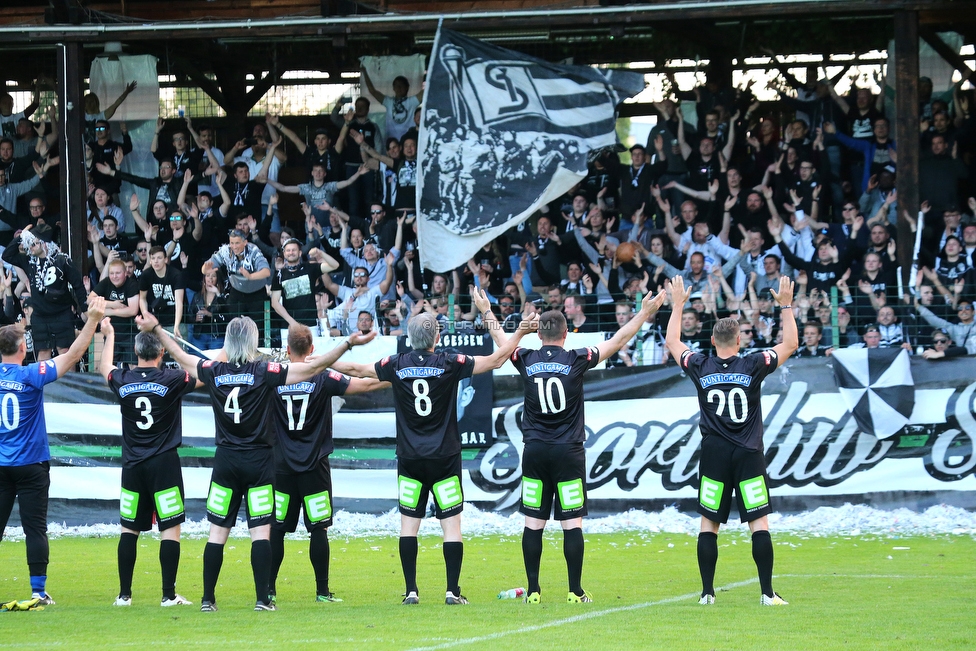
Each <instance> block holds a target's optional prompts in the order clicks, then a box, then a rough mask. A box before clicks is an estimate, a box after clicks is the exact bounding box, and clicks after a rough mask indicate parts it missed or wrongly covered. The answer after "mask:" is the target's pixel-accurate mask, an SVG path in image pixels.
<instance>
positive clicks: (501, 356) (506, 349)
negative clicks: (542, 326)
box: [474, 314, 539, 375]
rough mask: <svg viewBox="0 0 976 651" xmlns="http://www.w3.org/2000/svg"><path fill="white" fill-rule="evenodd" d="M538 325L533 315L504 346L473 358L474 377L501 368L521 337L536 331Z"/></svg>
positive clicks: (535, 315) (523, 322)
mask: <svg viewBox="0 0 976 651" xmlns="http://www.w3.org/2000/svg"><path fill="white" fill-rule="evenodd" d="M538 325H539V315H538V314H533V315H532V317H531V318H529V319H525V320H523V321H522V323H520V324H519V327H518V328H516V330H515V333H514V334H512V336H511V337H509V338H508V339H507V340H506V341H505V342H504V344H502V345H501V346H499V347H498V348H497V349H496V350H495V352H494V353H492V354H491V355H479V356H476V357H475V358H474V375H479V374H481V373H487V372H488V371H494V370H495V369H497V368H501V367H502V364H504V363H505V361H506V360H507V359H508V358H509V357H511V356H512V353H514V352H515V349H516V348H518V344H519V342H520V341H522V337H524V336H525V335H527V334H528V333H529V332H530V331H532V330H537V329H538Z"/></svg>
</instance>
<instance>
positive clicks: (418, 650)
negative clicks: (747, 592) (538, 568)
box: [409, 579, 759, 651]
mask: <svg viewBox="0 0 976 651" xmlns="http://www.w3.org/2000/svg"><path fill="white" fill-rule="evenodd" d="M758 582H759V579H749V580H748V581H739V582H737V583H729V584H727V585H724V586H721V587H719V588H717V589H716V591H725V590H732V589H733V588H741V587H743V586H747V585H751V584H753V583H758ZM699 597H701V593H700V592H689V593H687V594H683V595H679V596H677V597H668V598H667V599H658V600H657V601H646V602H644V603H642V604H631V605H629V606H618V607H616V608H607V609H606V610H594V611H590V612H587V613H580V614H579V615H573V616H572V617H565V618H563V619H554V620H552V621H551V622H545V623H543V624H536V625H534V626H523V627H521V628H516V629H512V630H510V631H499V632H497V633H491V634H489V635H481V636H478V637H469V638H467V639H461V640H453V641H451V642H445V643H444V644H437V645H434V646H420V647H414V648H413V649H410V650H409V651H435V650H436V649H451V648H453V647H456V646H461V645H463V644H477V643H478V642H487V641H489V640H497V639H499V638H503V637H509V636H511V635H521V634H522V633H532V632H533V631H540V630H542V629H544V628H552V627H554V626H562V625H564V624H573V623H576V622H582V621H585V620H587V619H593V618H595V617H603V616H604V615H613V614H615V613H623V612H627V611H630V610H640V609H642V608H651V607H653V606H663V605H664V604H671V603H675V602H677V601H685V600H687V599H697V598H699Z"/></svg>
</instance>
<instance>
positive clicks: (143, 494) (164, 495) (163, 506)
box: [119, 450, 186, 531]
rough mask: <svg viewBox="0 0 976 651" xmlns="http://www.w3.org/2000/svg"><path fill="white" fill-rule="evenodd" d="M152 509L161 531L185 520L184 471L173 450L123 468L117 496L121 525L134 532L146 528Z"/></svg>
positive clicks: (147, 527) (150, 527)
mask: <svg viewBox="0 0 976 651" xmlns="http://www.w3.org/2000/svg"><path fill="white" fill-rule="evenodd" d="M153 512H155V513H156V520H157V522H158V523H159V530H160V531H165V530H166V529H169V528H170V527H175V526H177V525H179V524H181V523H183V522H185V521H186V511H184V510H183V472H182V470H181V469H180V455H179V454H178V453H177V452H176V450H170V451H169V452H163V453H162V454H159V455H156V456H154V457H150V458H149V459H146V460H145V461H142V462H140V463H137V464H136V465H134V466H132V467H131V468H122V495H121V497H120V498H119V520H120V521H121V523H122V526H123V527H125V528H126V529H132V530H133V531H149V530H150V529H152V524H153Z"/></svg>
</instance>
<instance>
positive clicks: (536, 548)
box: [522, 527, 542, 594]
mask: <svg viewBox="0 0 976 651" xmlns="http://www.w3.org/2000/svg"><path fill="white" fill-rule="evenodd" d="M522 560H523V561H524V562H525V578H526V581H527V582H528V588H527V589H528V591H529V594H532V593H533V592H542V590H541V589H540V588H539V565H540V564H542V529H529V528H528V527H525V529H523V530H522Z"/></svg>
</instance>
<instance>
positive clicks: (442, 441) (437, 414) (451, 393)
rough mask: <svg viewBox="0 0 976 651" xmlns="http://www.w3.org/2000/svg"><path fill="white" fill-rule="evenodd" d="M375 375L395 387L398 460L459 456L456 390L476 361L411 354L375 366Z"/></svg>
mask: <svg viewBox="0 0 976 651" xmlns="http://www.w3.org/2000/svg"><path fill="white" fill-rule="evenodd" d="M373 368H375V369H376V377H377V378H379V379H380V380H382V381H384V382H390V383H391V384H393V399H394V404H395V405H396V430H397V444H396V454H397V457H399V458H401V459H444V458H447V457H452V456H454V455H455V454H460V453H461V437H460V435H459V434H458V426H457V420H458V419H457V387H458V383H459V382H460V381H461V380H463V379H464V378H468V377H471V375H472V374H473V373H474V358H473V357H471V356H470V355H460V354H458V353H446V352H440V353H431V352H429V351H426V350H412V351H410V352H407V353H399V354H396V355H391V356H389V357H385V358H383V359H382V360H380V361H378V362H376V364H375V365H374V367H373Z"/></svg>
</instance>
